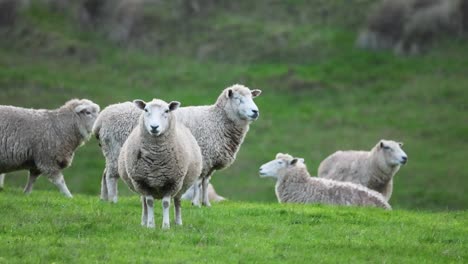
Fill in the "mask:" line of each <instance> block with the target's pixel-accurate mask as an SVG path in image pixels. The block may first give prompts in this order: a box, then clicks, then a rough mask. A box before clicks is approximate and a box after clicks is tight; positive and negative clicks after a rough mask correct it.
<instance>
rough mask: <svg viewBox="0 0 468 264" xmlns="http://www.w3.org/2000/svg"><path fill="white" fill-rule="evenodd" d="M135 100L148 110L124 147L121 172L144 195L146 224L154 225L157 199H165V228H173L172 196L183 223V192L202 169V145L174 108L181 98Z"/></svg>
mask: <svg viewBox="0 0 468 264" xmlns="http://www.w3.org/2000/svg"><path fill="white" fill-rule="evenodd" d="M134 103H135V105H136V106H137V107H138V108H139V109H141V110H144V112H142V113H141V114H140V116H141V117H140V119H139V121H138V124H137V126H136V127H135V128H134V129H133V131H132V132H131V134H130V135H129V136H128V138H127V140H126V141H125V143H124V144H123V146H122V148H121V151H120V155H119V159H118V172H119V174H120V176H121V177H122V179H123V180H124V181H125V183H126V184H127V185H128V186H129V187H130V189H131V190H133V191H134V192H136V193H139V194H140V195H141V203H142V217H141V221H142V222H141V224H142V225H143V226H146V227H149V228H154V226H155V224H154V199H162V206H163V223H162V228H163V229H167V228H169V227H170V224H169V206H170V202H171V198H174V206H175V223H176V224H177V225H182V215H181V196H182V194H183V193H184V192H185V191H186V190H187V189H188V188H190V186H192V185H193V184H194V183H196V181H197V179H198V176H199V175H200V173H201V169H202V155H201V151H200V147H199V146H198V144H197V141H196V139H195V138H194V137H193V135H192V134H191V132H190V130H189V129H188V128H186V127H185V126H184V125H183V124H181V123H179V122H177V117H176V115H174V111H175V110H176V109H177V108H178V107H179V105H180V103H179V102H175V101H173V102H170V103H169V104H168V103H166V102H164V101H162V100H158V99H153V101H151V102H149V103H145V102H144V101H142V100H135V101H134Z"/></svg>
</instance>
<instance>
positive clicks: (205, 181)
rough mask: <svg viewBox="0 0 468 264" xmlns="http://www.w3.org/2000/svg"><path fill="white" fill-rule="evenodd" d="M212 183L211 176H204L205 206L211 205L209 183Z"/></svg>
mask: <svg viewBox="0 0 468 264" xmlns="http://www.w3.org/2000/svg"><path fill="white" fill-rule="evenodd" d="M209 184H210V177H206V178H203V180H202V195H203V196H202V199H203V201H202V204H203V205H204V206H207V207H210V206H211V203H210V199H209V197H208V185H209Z"/></svg>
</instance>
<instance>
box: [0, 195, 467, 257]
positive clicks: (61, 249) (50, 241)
mask: <svg viewBox="0 0 468 264" xmlns="http://www.w3.org/2000/svg"><path fill="white" fill-rule="evenodd" d="M2 196H3V197H2V198H3V199H0V211H1V212H2V218H1V219H2V221H0V237H1V241H2V250H1V251H0V263H32V262H34V263H36V262H44V261H45V262H48V263H52V262H55V263H100V262H106V263H128V262H137V263H155V262H156V263H159V262H164V263H186V262H190V263H239V262H240V263H302V262H320V263H323V262H331V263H364V262H365V263H462V262H464V261H466V259H467V257H468V255H467V252H468V251H467V243H468V241H467V238H468V229H467V226H468V222H467V219H468V214H467V212H466V211H465V212H443V213H427V212H410V211H404V210H398V211H384V210H380V209H365V208H340V207H326V206H312V205H309V206H300V205H280V204H259V203H245V202H244V203H239V202H225V203H221V204H218V205H216V206H215V207H213V208H201V209H198V208H193V207H191V206H188V204H183V206H184V208H183V220H184V225H183V226H182V227H174V226H172V228H171V230H168V231H162V230H161V229H160V228H159V227H158V228H156V229H154V230H149V229H146V228H143V227H140V206H139V199H138V198H137V197H129V198H123V199H122V200H121V202H120V203H119V204H117V205H111V204H108V203H103V202H99V201H98V200H97V199H95V197H92V196H85V195H77V196H76V197H75V198H74V199H73V200H67V199H66V198H63V197H62V196H61V195H60V194H58V193H57V192H52V191H36V192H35V193H34V194H32V195H31V196H23V195H21V192H20V190H19V189H14V190H9V191H7V192H4V193H2ZM155 208H159V207H158V206H155ZM155 211H156V215H155V217H156V220H157V223H158V224H160V223H161V210H159V209H156V210H155ZM172 217H173V216H172V214H171V219H172V220H173V218H172Z"/></svg>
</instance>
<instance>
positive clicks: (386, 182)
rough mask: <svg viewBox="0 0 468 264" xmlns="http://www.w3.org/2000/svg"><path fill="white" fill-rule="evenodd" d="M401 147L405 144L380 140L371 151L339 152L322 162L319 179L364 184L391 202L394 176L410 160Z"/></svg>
mask: <svg viewBox="0 0 468 264" xmlns="http://www.w3.org/2000/svg"><path fill="white" fill-rule="evenodd" d="M402 146H403V143H399V142H395V141H391V140H380V142H379V143H377V145H375V147H374V148H372V150H371V151H337V152H335V153H333V154H332V155H330V156H328V157H327V158H326V159H325V160H323V161H322V163H320V166H319V168H318V177H320V178H328V179H332V180H337V181H347V182H354V183H358V184H362V185H364V186H366V187H368V188H370V189H372V190H375V191H377V192H379V193H381V194H382V195H383V196H384V197H385V199H386V200H387V201H388V200H390V197H391V196H392V191H393V176H394V175H395V174H396V173H397V172H398V170H399V169H400V166H401V165H403V164H406V162H407V160H408V156H407V155H406V153H405V152H404V151H403V150H402V149H401V147H402Z"/></svg>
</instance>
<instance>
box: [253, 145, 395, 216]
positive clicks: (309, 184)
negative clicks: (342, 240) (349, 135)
mask: <svg viewBox="0 0 468 264" xmlns="http://www.w3.org/2000/svg"><path fill="white" fill-rule="evenodd" d="M260 176H261V177H273V178H276V179H277V181H276V187H275V191H276V197H277V198H278V201H279V202H280V203H323V204H335V205H354V206H374V207H381V208H384V209H388V210H390V209H391V207H390V205H389V204H388V203H387V202H386V201H385V199H384V197H383V196H382V195H381V194H380V193H377V192H375V191H372V190H370V189H368V188H366V187H364V186H361V185H358V184H354V183H349V182H339V181H334V180H328V179H322V178H317V177H310V174H309V172H308V171H307V167H306V165H305V164H304V160H303V159H301V158H293V157H292V156H291V155H288V154H282V153H278V154H277V155H276V159H275V160H272V161H270V162H268V163H266V164H263V165H262V166H261V167H260Z"/></svg>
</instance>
